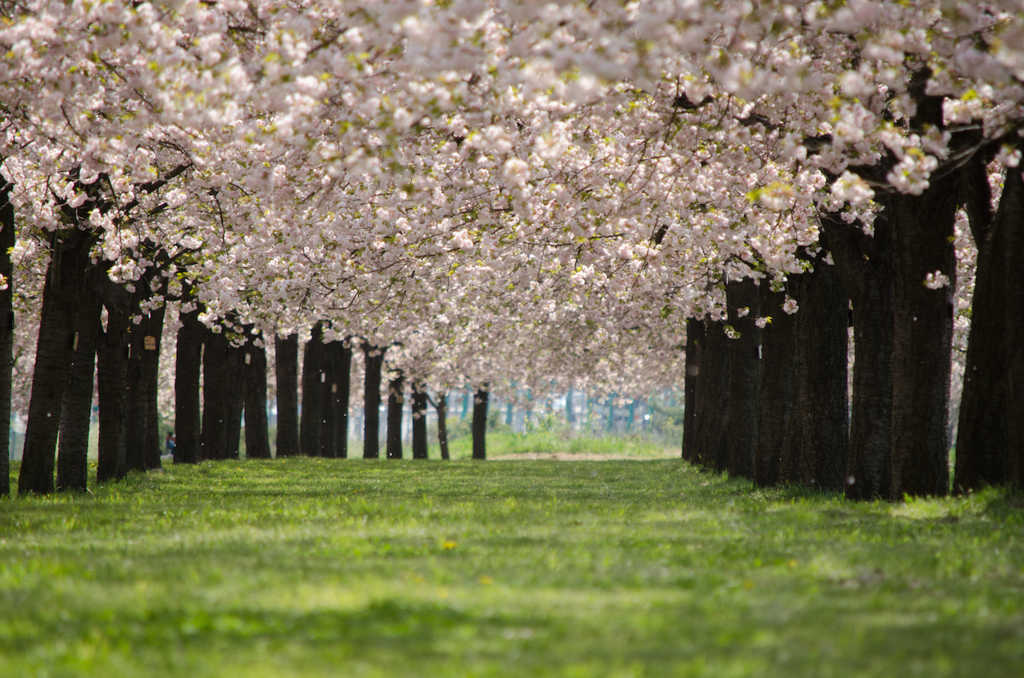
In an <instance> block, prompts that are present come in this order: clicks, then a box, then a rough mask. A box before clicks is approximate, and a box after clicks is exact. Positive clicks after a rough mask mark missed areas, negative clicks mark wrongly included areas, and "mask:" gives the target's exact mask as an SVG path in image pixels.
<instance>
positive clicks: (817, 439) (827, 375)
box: [779, 252, 849, 490]
mask: <svg viewBox="0 0 1024 678" xmlns="http://www.w3.org/2000/svg"><path fill="white" fill-rule="evenodd" d="M823 255H824V252H821V253H819V255H818V257H816V258H815V259H813V260H812V264H813V266H814V269H813V271H809V272H807V273H803V274H801V275H797V276H794V277H792V278H791V279H790V294H791V296H792V297H793V298H794V299H795V300H796V302H797V304H798V306H799V307H800V310H799V312H798V313H797V314H796V334H797V363H796V375H795V380H796V383H795V391H796V400H795V402H794V403H793V409H792V412H791V413H790V418H789V425H788V427H787V429H786V437H785V440H784V443H783V447H782V459H781V463H780V467H779V480H780V481H781V482H784V483H798V484H803V485H808V486H813V487H817V488H820V489H823V490H841V489H843V487H844V485H845V478H846V467H847V450H848V445H849V419H848V417H849V414H848V413H849V402H848V395H847V394H848V388H849V387H848V382H847V370H848V366H847V360H848V348H847V337H848V331H847V330H848V328H849V310H848V309H849V300H848V299H847V297H846V293H845V292H844V291H843V287H842V285H841V284H840V282H839V277H838V275H837V274H836V271H835V267H834V266H829V265H828V264H826V263H825V262H824V260H823Z"/></svg>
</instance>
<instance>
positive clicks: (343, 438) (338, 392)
mask: <svg viewBox="0 0 1024 678" xmlns="http://www.w3.org/2000/svg"><path fill="white" fill-rule="evenodd" d="M330 346H332V347H333V349H332V350H333V352H334V355H333V359H332V361H331V365H332V370H333V372H332V379H333V381H332V383H333V384H334V386H333V387H332V391H333V395H334V398H333V400H332V403H331V406H332V412H333V417H332V418H333V419H334V426H333V427H332V430H333V432H334V454H335V456H336V457H338V458H339V459H346V458H348V408H349V400H350V398H351V393H352V384H351V378H352V344H351V341H350V340H349V339H346V340H345V341H337V342H333V343H332V344H330Z"/></svg>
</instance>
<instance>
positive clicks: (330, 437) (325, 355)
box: [320, 342, 339, 459]
mask: <svg viewBox="0 0 1024 678" xmlns="http://www.w3.org/2000/svg"><path fill="white" fill-rule="evenodd" d="M337 343H339V342H331V343H323V344H321V346H320V371H321V377H320V456H321V457H324V458H326V459H334V458H335V457H336V456H337V452H336V451H335V447H334V445H335V438H334V427H335V420H334V399H335V398H336V397H337V393H338V382H337V380H336V379H335V374H334V373H335V365H334V359H335V351H334V349H333V346H334V344H337Z"/></svg>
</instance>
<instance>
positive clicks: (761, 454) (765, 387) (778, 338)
mask: <svg viewBox="0 0 1024 678" xmlns="http://www.w3.org/2000/svg"><path fill="white" fill-rule="evenodd" d="M760 296H761V299H760V305H761V311H760V313H761V315H762V316H766V317H768V318H771V321H770V322H769V323H768V324H767V325H765V326H764V328H763V329H762V330H761V377H760V378H761V383H760V386H759V388H758V394H757V450H756V452H755V461H754V481H755V482H756V483H757V484H758V485H759V486H761V487H768V486H771V485H775V484H776V483H777V482H779V463H780V460H781V459H782V446H783V443H784V442H785V439H786V427H787V426H788V425H789V417H790V412H791V411H792V408H793V400H794V398H795V379H794V376H795V373H796V360H797V343H796V317H795V316H793V315H790V314H789V313H786V312H785V311H783V310H782V304H783V303H785V301H786V292H785V291H784V290H780V291H777V292H774V291H772V288H771V285H770V284H769V283H768V282H767V281H762V282H761V288H760Z"/></svg>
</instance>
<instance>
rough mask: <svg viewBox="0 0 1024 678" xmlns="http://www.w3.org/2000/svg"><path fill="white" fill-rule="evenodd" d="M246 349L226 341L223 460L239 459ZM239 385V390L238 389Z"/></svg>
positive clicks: (243, 408)
mask: <svg viewBox="0 0 1024 678" xmlns="http://www.w3.org/2000/svg"><path fill="white" fill-rule="evenodd" d="M245 356H246V347H245V346H244V345H243V346H233V345H232V344H231V341H230V340H228V351H227V364H226V365H225V370H224V392H225V393H226V394H227V398H226V402H225V404H224V412H225V418H224V458H225V459H238V458H240V457H241V446H242V412H243V411H244V410H245V380H246V365H245ZM239 385H241V388H239Z"/></svg>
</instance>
